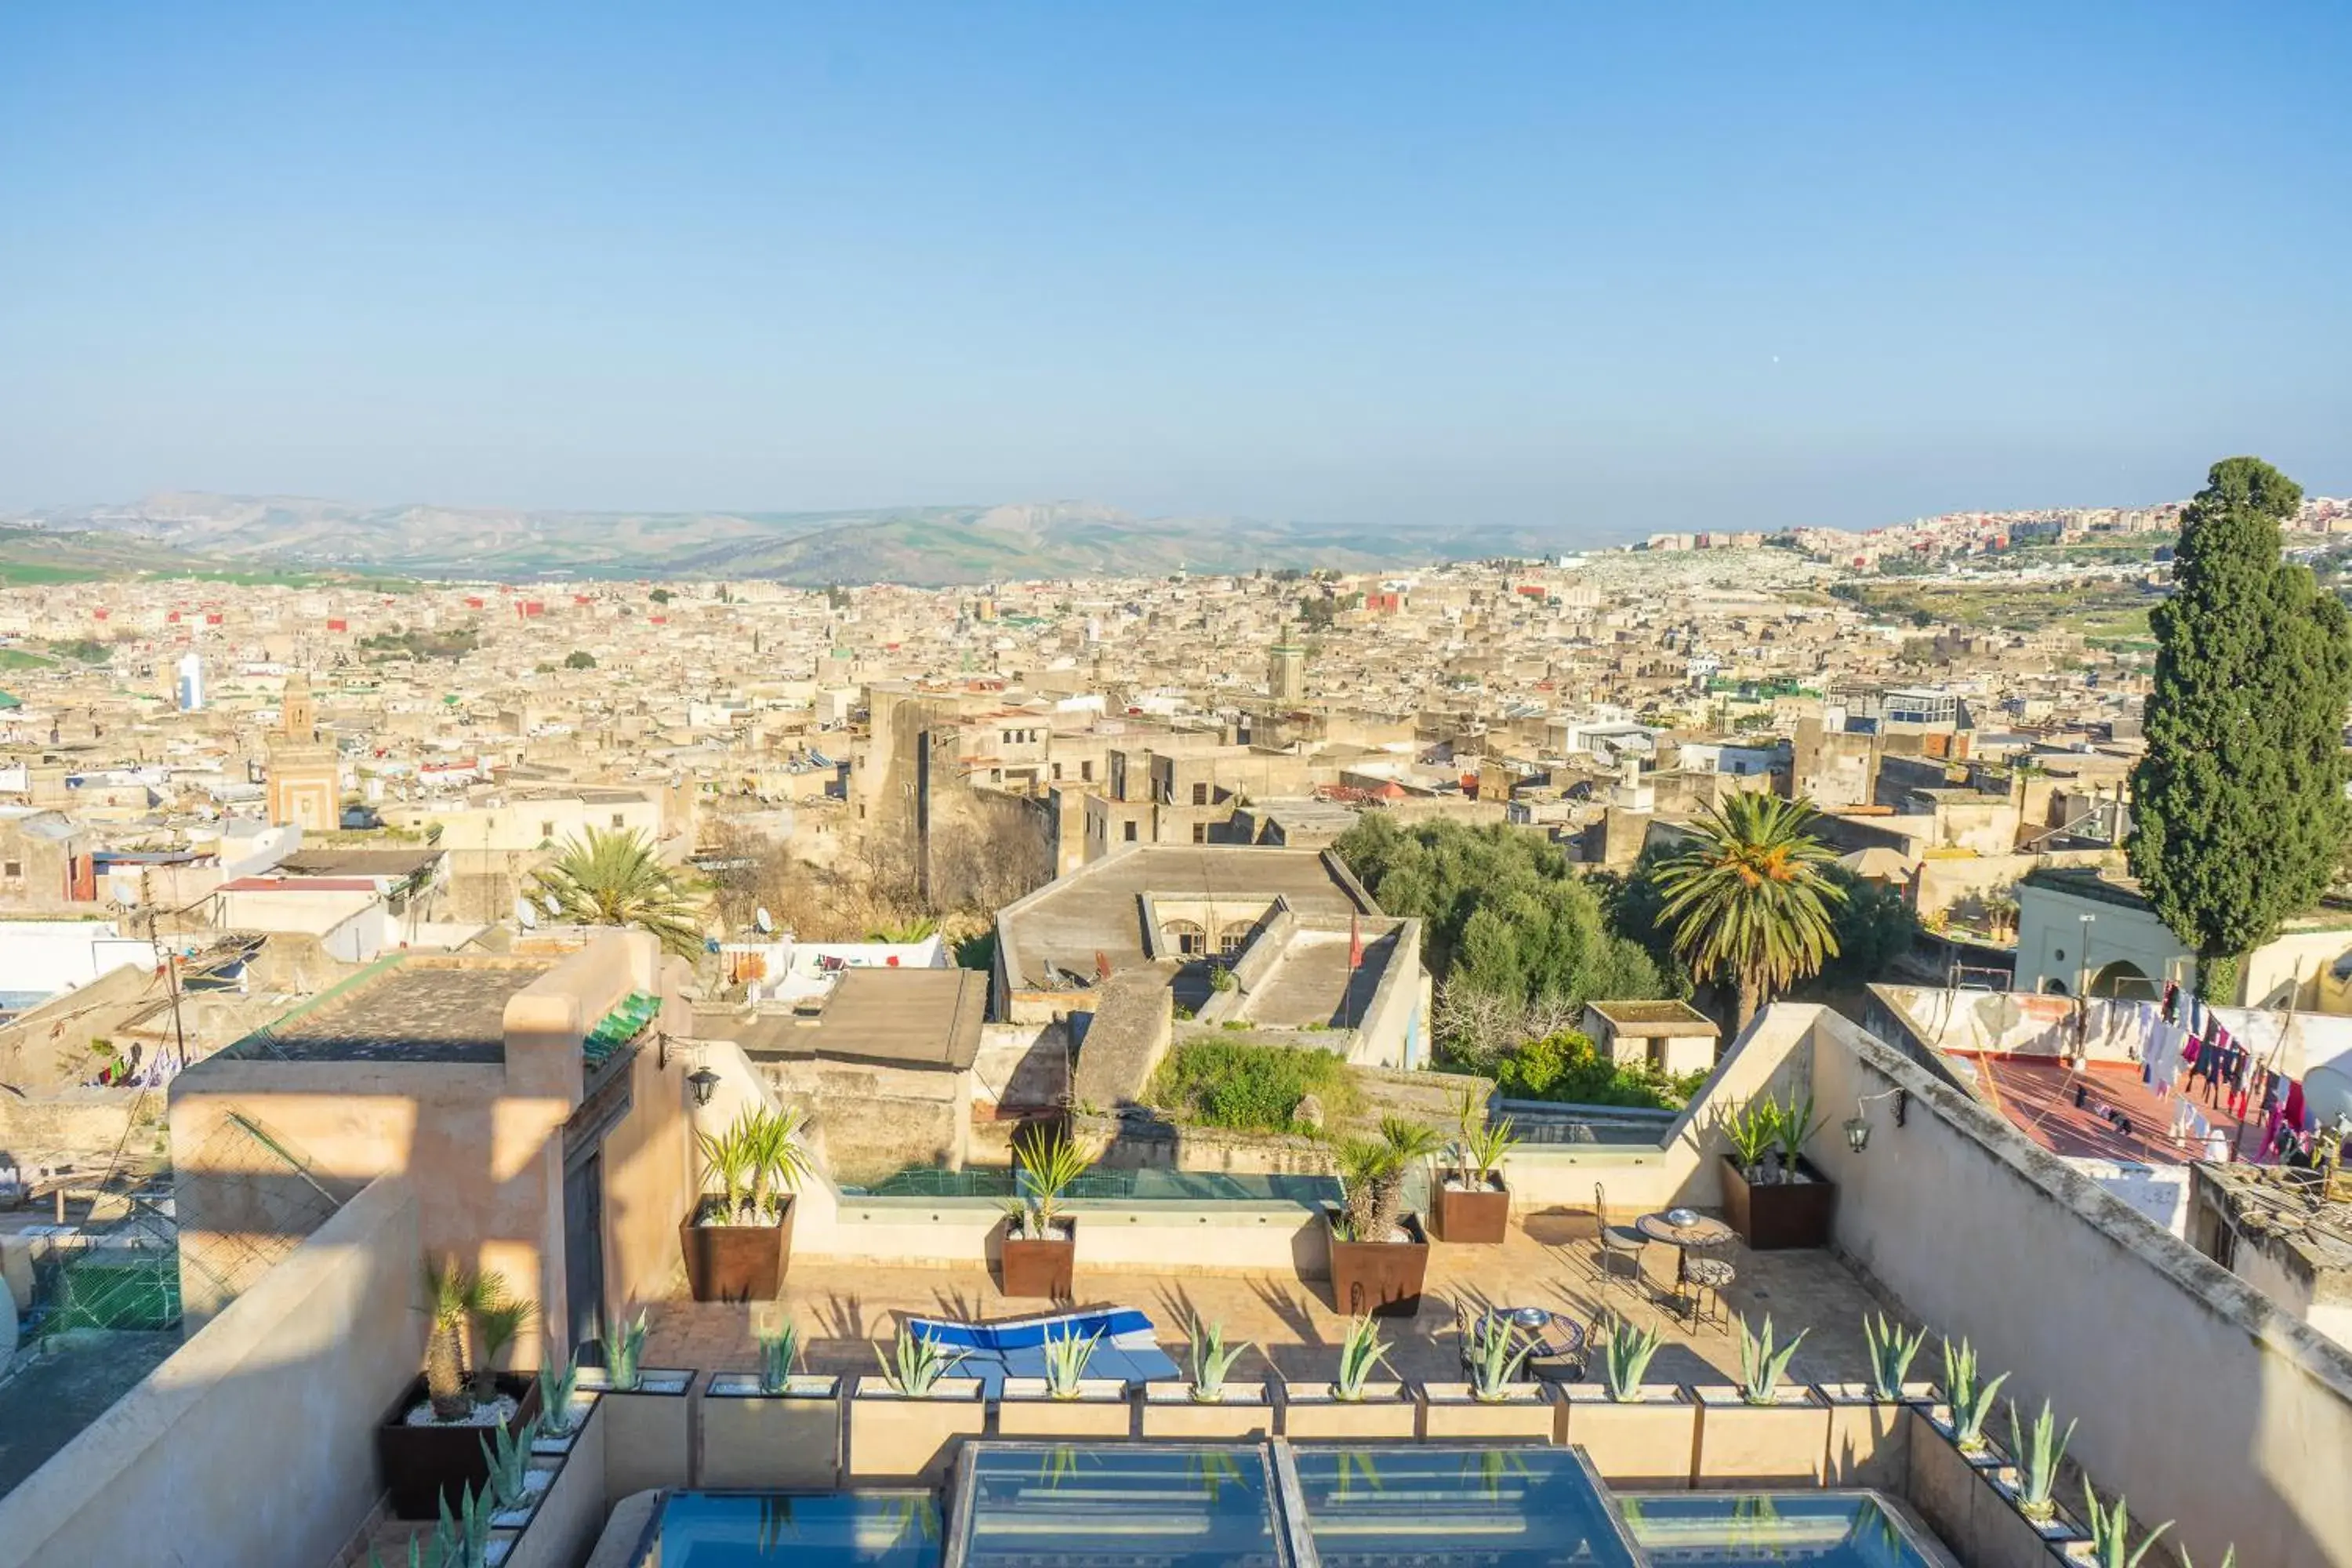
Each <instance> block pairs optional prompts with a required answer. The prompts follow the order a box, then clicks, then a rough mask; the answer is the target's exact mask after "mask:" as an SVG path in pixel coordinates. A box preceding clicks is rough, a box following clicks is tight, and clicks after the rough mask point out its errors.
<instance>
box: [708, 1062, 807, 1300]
mask: <svg viewBox="0 0 2352 1568" xmlns="http://www.w3.org/2000/svg"><path fill="white" fill-rule="evenodd" d="M801 1126H802V1115H801V1113H800V1112H799V1111H798V1110H783V1111H776V1110H768V1109H766V1108H765V1107H754V1108H752V1109H750V1110H745V1111H744V1112H743V1113H742V1114H741V1115H740V1116H738V1117H737V1118H736V1119H735V1121H733V1123H732V1124H730V1126H729V1127H728V1129H727V1130H726V1131H724V1132H715V1133H714V1132H698V1133H696V1134H695V1142H696V1145H697V1146H698V1148H699V1149H700V1150H701V1152H702V1164H703V1181H704V1184H705V1187H706V1191H705V1192H704V1194H703V1195H702V1196H701V1197H700V1198H698V1200H696V1203H695V1205H694V1210H693V1212H692V1213H690V1214H688V1215H687V1216H686V1218H684V1219H683V1220H681V1221H679V1222H678V1227H677V1240H678V1247H679V1250H680V1251H681V1252H683V1253H684V1254H685V1257H686V1277H687V1283H688V1286H689V1287H690V1288H691V1289H692V1290H693V1292H694V1299H695V1300H698V1301H767V1300H774V1299H775V1295H776V1292H777V1291H778V1290H779V1289H782V1286H783V1280H784V1269H785V1267H786V1265H787V1263H788V1261H789V1259H790V1257H791V1253H792V1239H793V1194H792V1189H793V1186H794V1185H795V1184H798V1183H800V1182H802V1181H804V1180H806V1179H807V1177H808V1173H809V1168H810V1167H809V1158H808V1152H807V1150H806V1149H805V1148H803V1145H802V1142H801ZM714 1189H715V1190H714Z"/></svg>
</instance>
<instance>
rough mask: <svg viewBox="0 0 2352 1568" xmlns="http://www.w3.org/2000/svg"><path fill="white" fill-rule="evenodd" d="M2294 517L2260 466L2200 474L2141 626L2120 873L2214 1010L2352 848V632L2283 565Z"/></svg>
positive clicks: (2289, 492) (2288, 484)
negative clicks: (2150, 686) (2350, 749)
mask: <svg viewBox="0 0 2352 1568" xmlns="http://www.w3.org/2000/svg"><path fill="white" fill-rule="evenodd" d="M2302 502H2303V489H2302V487H2300V486H2299V485H2297V484H2296V483H2295V482H2294V480H2292V479H2288V478H2287V477H2286V476H2285V475H2284V474H2282V473H2280V472H2279V471H2278V470H2277V469H2276V468H2272V467H2271V466H2270V465H2269V464H2268V463H2265V462H2263V461H2262V460H2261V459H2260V458H2224V459H2223V460H2222V461H2221V462H2219V463H2216V464H2214V465H2213V468H2212V471H2211V473H2210V474H2209V475H2208V476H2207V479H2206V484H2205V488H2204V489H2201V490H2200V491H2198V492H2197V496H2196V499H2195V500H2191V501H2190V502H2189V506H2188V508H2187V509H2186V510H2184V512H2183V513H2182V516H2181V530H2180V544H2179V551H2178V552H2177V553H2176V556H2175V559H2174V564H2173V584H2174V588H2173V595H2172V597H2171V598H2170V599H2168V601H2166V602H2165V603H2164V604H2162V605H2158V607H2157V608H2156V610H2155V611H2154V612H2153V613H2152V614H2151V615H2150V616H2149V617H2148V619H2149V621H2150V623H2151V624H2152V625H2153V626H2154V627H2155V629H2156V641H2157V656H2156V686H2155V689H2154V690H2153V691H2152V692H2151V693H2150V694H2149V696H2148V700H2147V755H2146V756H2145V757H2143V758H2142V759H2141V761H2140V763H2139V765H2138V766H2137V767H2136V768H2135V769H2133V770H2132V796H2133V809H2134V814H2135V815H2134V823H2133V830H2132V837H2131V841H2130V845H2129V855H2130V860H2131V868H2132V872H2133V874H2134V875H2135V876H2137V878H2138V879H2139V881H2140V887H2141V889H2142V890H2143V891H2144V892H2146V893H2147V898H2148V900H2149V902H2151V903H2152V904H2154V905H2155V907H2156V912H2157V913H2158V915H2159V916H2161V917H2162V919H2163V921H2164V923H2165V924H2166V925H2168V926H2169V927H2170V928H2171V929H2172V932H2173V934H2174V935H2175V936H2178V937H2179V939H2180V940H2181V941H2182V942H2184V943H2186V944H2187V945H2189V946H2190V947H2192V948H2195V949H2196V950H2197V957H2198V965H2197V967H2198V986H2199V989H2200V991H2202V992H2203V993H2204V994H2207V995H2208V996H2211V997H2213V998H2214V999H2216V1000H2227V999H2229V998H2226V997H2225V996H2223V995H2222V994H2221V993H2223V992H2224V991H2226V990H2228V989H2230V988H2231V987H2233V986H2234V984H2235V974H2236V970H2237V961H2238V960H2239V959H2241V958H2242V956H2243V955H2244V954H2246V953H2247V952H2251V951H2252V950H2253V949H2254V948H2257V947H2259V946H2261V945H2262V944H2263V942H2268V941H2269V940H2270V939H2271V938H2272V937H2273V936H2275V935H2276V934H2277V933H2278V930H2279V927H2280V925H2281V923H2282V922H2284V921H2286V920H2287V919H2288V918H2289V917H2291V916H2293V915H2295V914H2299V913H2301V912H2302V911H2303V910H2306V909H2308V908H2310V907H2311V905H2312V904H2313V903H2314V902H2315V900H2317V899H2318V897H2319V895H2320V894H2321V893H2323V892H2325V891H2326V889H2327V888H2328V886H2329V884H2330V883H2332V882H2333V881H2334V880H2335V879H2336V872H2337V869H2338V868H2339V866H2340V865H2341V864H2342V861H2343V858H2344V852H2345V847H2346V844H2347V836H2352V804H2347V801H2346V799H2345V795H2344V786H2345V781H2346V779H2347V767H2346V763H2345V752H2344V742H2343V735H2344V724H2345V720H2346V716H2347V709H2352V616H2347V614H2346V611H2345V608H2344V605H2342V604H2341V603H2340V602H2338V601H2337V600H2336V597H2335V596H2334V595H2331V594H2327V593H2324V592H2323V591H2321V589H2320V588H2319V586H2318V584H2316V583H2315V581H2314V580H2313V578H2312V575H2311V574H2310V572H2309V571H2308V570H2306V569H2305V568H2304V567H2301V566H2297V565H2294V564H2292V563H2287V562H2284V561H2282V560H2281V559H2280V557H2279V546H2280V538H2279V525H2280V523H2281V522H2282V521H2284V520H2285V519H2287V518H2290V517H2293V516H2294V512H2295V510H2296V508H2297V507H2299V506H2300V505H2301V504H2302Z"/></svg>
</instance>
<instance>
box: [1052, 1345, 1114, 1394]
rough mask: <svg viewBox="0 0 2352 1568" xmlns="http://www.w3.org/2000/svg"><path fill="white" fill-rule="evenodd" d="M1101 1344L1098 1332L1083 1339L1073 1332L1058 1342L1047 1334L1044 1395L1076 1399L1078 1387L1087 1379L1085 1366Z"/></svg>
mask: <svg viewBox="0 0 2352 1568" xmlns="http://www.w3.org/2000/svg"><path fill="white" fill-rule="evenodd" d="M1101 1342H1102V1331H1101V1330H1100V1329H1097V1330H1096V1331H1094V1332H1093V1333H1091V1334H1089V1335H1087V1337H1086V1338H1085V1339H1080V1338H1079V1337H1078V1331H1077V1330H1076V1329H1072V1330H1070V1331H1068V1332H1066V1333H1065V1334H1063V1335H1061V1336H1060V1337H1059V1338H1056V1337H1055V1334H1054V1332H1053V1331H1051V1330H1047V1331H1046V1333H1045V1392H1046V1393H1047V1394H1050V1395H1052V1396H1053V1397H1054V1398H1055V1399H1076V1397H1077V1396H1078V1385H1079V1384H1081V1383H1082V1382H1084V1381H1085V1379H1086V1375H1087V1363H1088V1362H1090V1361H1092V1360H1093V1359H1094V1354H1095V1347H1096V1346H1097V1345H1098V1344H1100V1343H1101Z"/></svg>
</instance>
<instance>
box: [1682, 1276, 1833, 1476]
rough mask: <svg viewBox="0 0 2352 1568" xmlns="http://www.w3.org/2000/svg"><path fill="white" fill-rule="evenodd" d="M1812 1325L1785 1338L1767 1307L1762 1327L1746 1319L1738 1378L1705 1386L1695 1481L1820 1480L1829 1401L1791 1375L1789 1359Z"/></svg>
mask: <svg viewBox="0 0 2352 1568" xmlns="http://www.w3.org/2000/svg"><path fill="white" fill-rule="evenodd" d="M1809 1332H1811V1331H1810V1330H1801V1331H1799V1332H1798V1334H1797V1337H1796V1338H1794V1339H1792V1340H1790V1341H1789V1342H1788V1343H1786V1344H1781V1343H1780V1342H1778V1339H1777V1336H1776V1335H1775V1334H1774V1332H1773V1329H1772V1319H1771V1317H1770V1315H1769V1314H1767V1315H1766V1317H1765V1319H1764V1327H1763V1328H1762V1330H1761V1331H1759V1330H1756V1329H1753V1328H1750V1327H1749V1326H1748V1320H1747V1319H1745V1318H1742V1319H1740V1320H1739V1385H1738V1387H1737V1388H1702V1389H1699V1390H1697V1394H1698V1401H1699V1422H1698V1460H1697V1463H1696V1467H1695V1468H1693V1471H1692V1482H1693V1484H1694V1485H1696V1486H1715V1485H1718V1484H1721V1483H1724V1482H1731V1481H1740V1482H1746V1481H1754V1482H1759V1483H1762V1484H1767V1485H1778V1486H1819V1485H1821V1480H1822V1458H1823V1457H1824V1455H1825V1454H1826V1453H1827V1451H1828V1447H1829V1435H1830V1410H1829V1405H1827V1404H1826V1403H1825V1402H1824V1401H1822V1399H1821V1398H1820V1397H1818V1396H1817V1395H1816V1394H1814V1393H1813V1391H1812V1390H1811V1389H1810V1388H1808V1387H1806V1386H1804V1385H1803V1384H1797V1383H1790V1381H1788V1373H1789V1363H1790V1361H1792V1360H1793V1359H1794V1358H1795V1356H1796V1353H1797V1347H1798V1346H1799V1345H1801V1344H1803V1343H1804V1342H1805V1335H1806V1334H1807V1333H1809Z"/></svg>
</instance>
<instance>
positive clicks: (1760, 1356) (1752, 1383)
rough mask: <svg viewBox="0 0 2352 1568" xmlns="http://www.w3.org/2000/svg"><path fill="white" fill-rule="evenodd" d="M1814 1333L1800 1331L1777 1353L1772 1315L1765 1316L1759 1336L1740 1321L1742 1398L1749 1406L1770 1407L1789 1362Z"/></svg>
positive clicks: (1766, 1314)
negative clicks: (1774, 1346)
mask: <svg viewBox="0 0 2352 1568" xmlns="http://www.w3.org/2000/svg"><path fill="white" fill-rule="evenodd" d="M1811 1332H1812V1330H1811V1329H1800V1330H1798V1331H1797V1337H1796V1338H1795V1339H1793V1340H1790V1342H1788V1343H1787V1344H1785V1345H1782V1346H1780V1348H1779V1349H1777V1350H1776V1349H1774V1348H1773V1344H1772V1314H1771V1313H1769V1312H1767V1313H1765V1314H1764V1331H1763V1332H1762V1333H1760V1334H1759V1333H1758V1332H1756V1331H1753V1330H1751V1329H1750V1328H1748V1320H1747V1319H1745V1318H1742V1319H1740V1320H1739V1396H1740V1397H1741V1398H1742V1399H1745V1400H1746V1401H1747V1402H1748V1404H1750V1405H1770V1404H1772V1403H1773V1402H1774V1401H1775V1400H1776V1399H1777V1398H1778V1397H1779V1395H1780V1379H1781V1378H1782V1377H1783V1376H1784V1375H1786V1373H1788V1370H1789V1362H1790V1359H1791V1358H1792V1357H1794V1356H1795V1355H1796V1353H1797V1347H1798V1346H1799V1345H1801V1344H1803V1343H1804V1342H1805V1336H1806V1335H1807V1334H1810V1333H1811Z"/></svg>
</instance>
